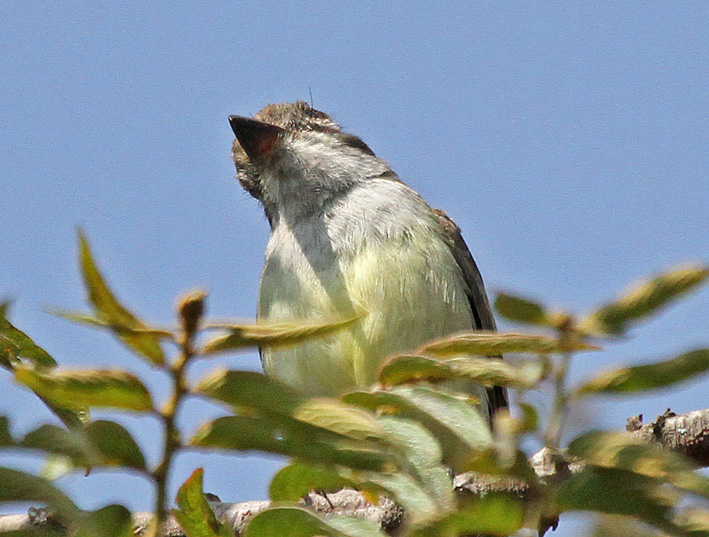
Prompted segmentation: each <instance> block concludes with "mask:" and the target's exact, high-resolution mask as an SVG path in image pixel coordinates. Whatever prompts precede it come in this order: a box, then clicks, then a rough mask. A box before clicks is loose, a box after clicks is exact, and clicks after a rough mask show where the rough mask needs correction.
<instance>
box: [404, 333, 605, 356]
mask: <svg viewBox="0 0 709 537" xmlns="http://www.w3.org/2000/svg"><path fill="white" fill-rule="evenodd" d="M587 350H598V347H596V346H594V345H590V344H588V343H584V342H582V341H572V342H564V343H562V342H561V341H559V340H557V339H555V338H551V337H547V336H537V335H531V334H512V333H507V334H506V333H499V332H483V331H475V332H458V333H457V334H453V335H451V336H447V337H444V338H440V339H436V340H434V341H431V342H429V343H427V344H425V345H424V346H423V347H421V348H420V349H419V351H418V352H422V353H428V354H435V355H440V356H450V355H455V354H475V355H478V356H494V355H497V354H503V353H511V352H514V353H531V354H550V353H557V352H571V351H587Z"/></svg>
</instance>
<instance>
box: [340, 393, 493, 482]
mask: <svg viewBox="0 0 709 537" xmlns="http://www.w3.org/2000/svg"><path fill="white" fill-rule="evenodd" d="M344 400H345V401H346V402H348V403H352V404H356V405H360V406H362V407H364V408H367V409H369V410H370V411H372V412H386V413H388V414H394V415H396V416H401V417H404V418H409V419H412V420H415V421H417V422H419V423H421V424H422V425H423V426H424V427H426V428H427V429H428V430H429V432H430V433H431V434H432V435H433V436H434V437H435V438H436V439H437V440H438V442H439V444H440V447H441V449H442V451H443V462H444V463H445V464H446V466H447V467H449V468H452V469H453V470H454V471H457V470H458V469H459V468H460V466H461V464H463V462H464V461H467V460H468V459H469V458H470V456H471V454H472V453H474V452H476V451H479V450H482V449H485V448H486V447H487V446H489V445H490V444H491V443H492V436H491V433H490V426H489V425H488V424H487V421H486V419H485V418H484V417H483V416H482V415H481V413H480V412H479V410H478V409H477V408H476V405H474V404H473V403H471V402H470V401H468V400H466V399H463V398H461V397H456V396H454V395H451V394H447V393H444V392H438V391H435V390H432V389H430V388H429V387H426V386H396V387H393V388H389V389H387V390H375V391H371V392H364V391H360V392H352V393H349V394H347V395H345V396H344Z"/></svg>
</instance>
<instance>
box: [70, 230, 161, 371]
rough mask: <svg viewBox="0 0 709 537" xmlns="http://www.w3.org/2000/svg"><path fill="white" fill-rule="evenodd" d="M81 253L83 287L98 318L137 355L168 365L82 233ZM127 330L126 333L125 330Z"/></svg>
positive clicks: (155, 341)
mask: <svg viewBox="0 0 709 537" xmlns="http://www.w3.org/2000/svg"><path fill="white" fill-rule="evenodd" d="M79 250H80V256H79V259H80V263H81V272H82V275H83V277H84V284H85V286H86V289H87V291H88V294H89V301H90V302H91V304H93V306H94V308H95V309H96V312H97V313H98V315H99V317H100V318H101V319H102V320H104V321H105V322H106V323H108V324H109V325H110V326H111V327H122V328H121V329H120V330H114V331H115V333H116V335H117V336H118V338H119V339H120V340H121V341H123V343H125V344H126V345H128V346H129V347H130V348H131V349H133V350H134V351H135V352H137V353H138V354H140V355H142V356H145V357H146V358H148V359H149V360H150V361H151V362H153V363H156V364H163V363H165V355H164V354H163V352H162V349H161V348H160V339H159V337H157V336H156V335H154V334H151V333H138V332H136V330H144V329H148V327H147V326H146V325H145V324H144V323H143V322H142V321H140V319H138V318H137V317H136V316H135V315H133V314H132V313H131V312H130V311H128V310H127V309H126V308H125V307H124V306H123V305H122V304H121V303H120V302H118V300H117V299H116V297H115V296H114V295H113V293H112V292H111V290H110V289H109V287H108V285H107V284H106V282H105V280H104V278H103V276H102V275H101V273H100V272H99V270H98V267H97V266H96V263H95V262H94V259H93V257H92V255H91V249H90V248H89V243H88V241H87V240H86V237H85V235H84V233H83V232H81V231H79ZM123 329H125V330H123Z"/></svg>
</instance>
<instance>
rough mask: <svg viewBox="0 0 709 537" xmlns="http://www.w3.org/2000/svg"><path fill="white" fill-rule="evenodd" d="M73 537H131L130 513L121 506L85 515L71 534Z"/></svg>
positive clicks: (109, 507) (131, 522) (132, 534)
mask: <svg viewBox="0 0 709 537" xmlns="http://www.w3.org/2000/svg"><path fill="white" fill-rule="evenodd" d="M72 535H73V536H74V537H133V536H134V535H135V533H134V532H133V520H132V518H131V514H130V511H128V509H126V508H125V507H123V506H122V505H109V506H106V507H103V508H102V509H99V510H97V511H93V512H91V513H87V515H86V516H85V517H84V518H83V519H82V520H81V522H80V523H79V524H78V525H77V526H76V528H74V531H73V532H72Z"/></svg>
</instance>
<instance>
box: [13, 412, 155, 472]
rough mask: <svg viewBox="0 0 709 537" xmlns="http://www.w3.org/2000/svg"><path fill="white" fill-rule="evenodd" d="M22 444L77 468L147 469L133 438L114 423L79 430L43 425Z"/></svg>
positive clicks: (27, 436)
mask: <svg viewBox="0 0 709 537" xmlns="http://www.w3.org/2000/svg"><path fill="white" fill-rule="evenodd" d="M19 445H20V446H22V447H25V448H33V449H40V450H42V451H47V452H49V453H54V454H57V455H62V456H64V457H68V458H69V459H71V461H72V464H73V465H74V466H76V467H87V468H91V467H95V466H122V467H126V468H135V469H139V470H142V469H145V458H144V457H143V454H142V453H141V451H140V448H139V447H138V445H137V444H136V443H135V440H133V437H132V436H131V435H130V433H129V432H128V431H127V430H126V429H125V428H124V427H123V426H121V425H119V424H117V423H115V422H111V421H104V420H100V421H96V422H93V423H91V424H89V425H88V426H87V427H86V428H85V429H79V430H66V429H63V428H62V427H57V426H55V425H42V426H40V427H39V428H37V429H35V430H34V431H32V432H30V433H28V434H27V435H26V436H25V437H24V438H23V439H22V441H21V442H20V443H19Z"/></svg>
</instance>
